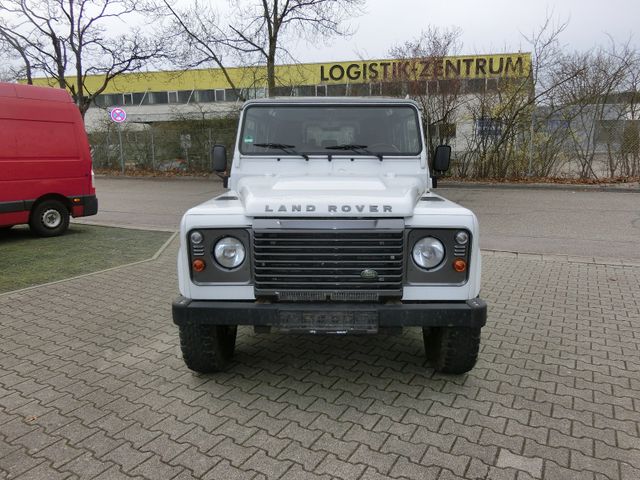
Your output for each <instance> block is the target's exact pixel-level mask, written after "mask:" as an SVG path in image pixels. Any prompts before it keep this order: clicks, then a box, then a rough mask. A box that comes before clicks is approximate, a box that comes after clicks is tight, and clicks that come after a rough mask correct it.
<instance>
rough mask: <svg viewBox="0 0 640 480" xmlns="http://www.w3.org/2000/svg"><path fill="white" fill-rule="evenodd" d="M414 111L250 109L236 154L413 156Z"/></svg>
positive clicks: (416, 136)
mask: <svg viewBox="0 0 640 480" xmlns="http://www.w3.org/2000/svg"><path fill="white" fill-rule="evenodd" d="M421 149H422V142H421V141H420V128H419V124H418V112H417V110H416V109H415V108H413V107H411V106H410V105H372V106H355V105H251V106H249V107H247V109H246V111H245V114H244V122H243V125H242V131H241V135H240V152H241V153H243V154H251V155H269V156H273V155H274V152H277V155H278V156H286V155H292V156H300V155H304V156H306V155H314V154H316V155H317V154H320V155H348V156H351V157H353V156H357V155H366V156H372V155H373V156H376V157H378V158H380V159H382V156H383V155H390V156H397V155H418V154H419V153H420V151H421Z"/></svg>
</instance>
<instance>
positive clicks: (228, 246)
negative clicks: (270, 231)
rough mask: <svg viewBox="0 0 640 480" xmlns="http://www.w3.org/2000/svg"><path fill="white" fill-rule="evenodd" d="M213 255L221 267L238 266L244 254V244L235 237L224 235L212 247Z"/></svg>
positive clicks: (242, 260)
mask: <svg viewBox="0 0 640 480" xmlns="http://www.w3.org/2000/svg"><path fill="white" fill-rule="evenodd" d="M213 256H214V257H215V259H216V262H218V263H219V264H220V265H221V266H222V267H224V268H228V269H232V268H236V267H239V266H240V265H242V262H244V258H245V256H246V252H245V248H244V245H243V244H242V242H241V241H240V240H238V239H237V238H235V237H224V238H221V239H220V240H218V242H217V243H216V245H215V247H213Z"/></svg>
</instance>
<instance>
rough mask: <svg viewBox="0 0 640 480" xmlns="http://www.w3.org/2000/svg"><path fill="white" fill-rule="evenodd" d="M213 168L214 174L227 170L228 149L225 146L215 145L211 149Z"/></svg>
mask: <svg viewBox="0 0 640 480" xmlns="http://www.w3.org/2000/svg"><path fill="white" fill-rule="evenodd" d="M211 166H212V168H213V171H214V172H224V171H226V170H227V147H225V146H224V145H214V146H213V147H212V148H211Z"/></svg>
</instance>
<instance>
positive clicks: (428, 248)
mask: <svg viewBox="0 0 640 480" xmlns="http://www.w3.org/2000/svg"><path fill="white" fill-rule="evenodd" d="M443 260H444V245H443V244H442V242H441V241H440V240H438V239H437V238H434V237H424V238H423V239H421V240H418V241H417V242H416V243H415V245H414V246H413V261H414V262H416V265H418V266H419V267H422V268H424V269H425V270H431V269H433V268H436V267H437V266H438V265H440V264H441V263H442V261H443Z"/></svg>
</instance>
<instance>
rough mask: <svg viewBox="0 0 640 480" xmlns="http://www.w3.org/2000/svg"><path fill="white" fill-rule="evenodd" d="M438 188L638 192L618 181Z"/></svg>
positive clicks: (461, 184)
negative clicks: (592, 183) (581, 183)
mask: <svg viewBox="0 0 640 480" xmlns="http://www.w3.org/2000/svg"><path fill="white" fill-rule="evenodd" d="M438 188H469V189H483V190H486V189H498V190H499V189H504V190H564V191H567V190H568V191H580V192H615V193H640V184H638V183H620V184H603V185H580V184H568V183H567V184H564V183H548V184H547V183H482V182H478V183H466V182H447V181H442V180H439V181H438Z"/></svg>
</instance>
